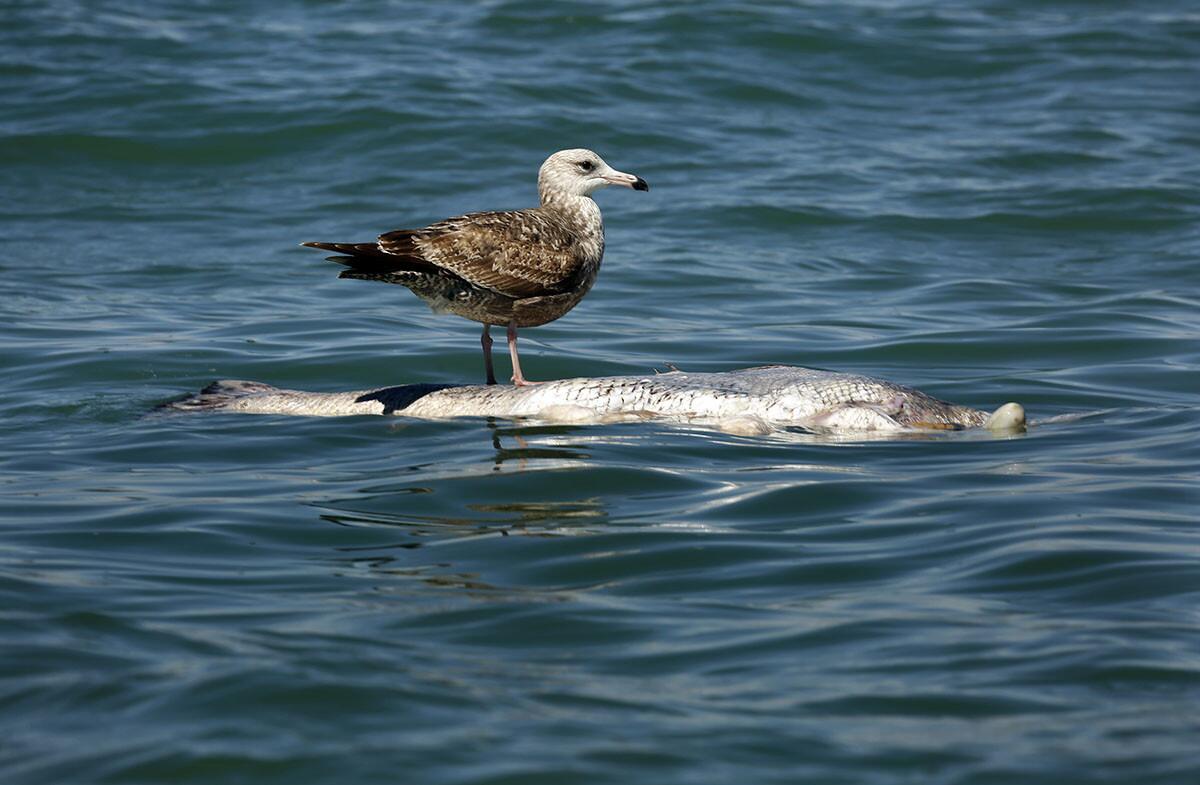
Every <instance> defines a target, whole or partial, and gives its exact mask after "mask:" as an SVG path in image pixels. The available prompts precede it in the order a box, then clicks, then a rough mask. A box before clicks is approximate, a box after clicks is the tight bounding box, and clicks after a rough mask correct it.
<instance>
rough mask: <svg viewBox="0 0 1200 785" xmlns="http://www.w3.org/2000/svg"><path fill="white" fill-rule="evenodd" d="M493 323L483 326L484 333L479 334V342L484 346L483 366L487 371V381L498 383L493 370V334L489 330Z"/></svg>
mask: <svg viewBox="0 0 1200 785" xmlns="http://www.w3.org/2000/svg"><path fill="white" fill-rule="evenodd" d="M490 326H491V325H487V324H485V325H484V326H483V335H481V336H479V343H480V345H481V346H483V367H484V369H485V370H486V371H487V383H488V384H495V383H496V374H495V373H494V372H493V371H492V334H491V332H489V329H488V328H489V327H490Z"/></svg>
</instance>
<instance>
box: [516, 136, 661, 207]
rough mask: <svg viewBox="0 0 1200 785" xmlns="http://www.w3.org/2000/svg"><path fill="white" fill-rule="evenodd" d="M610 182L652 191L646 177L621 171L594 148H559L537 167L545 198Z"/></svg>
mask: <svg viewBox="0 0 1200 785" xmlns="http://www.w3.org/2000/svg"><path fill="white" fill-rule="evenodd" d="M610 185H623V186H625V187H626V188H632V189H633V190H635V191H649V190H650V186H648V185H646V181H645V180H643V179H642V178H640V177H638V176H637V175H635V174H626V173H625V172H618V171H617V170H616V169H613V168H612V167H611V166H609V165H608V164H606V163H604V159H603V158H601V157H600V156H598V155H596V154H595V153H593V152H592V151H591V150H584V149H582V148H576V149H572V150H559V151H558V152H557V153H555V154H554V155H552V156H550V157H549V158H547V159H546V162H545V163H543V164H542V168H541V169H539V170H538V193H539V194H540V195H541V197H542V202H543V203H545V202H547V201H553V199H554V197H556V196H591V195H592V193H593V192H594V191H597V190H599V189H601V188H605V187H607V186H610Z"/></svg>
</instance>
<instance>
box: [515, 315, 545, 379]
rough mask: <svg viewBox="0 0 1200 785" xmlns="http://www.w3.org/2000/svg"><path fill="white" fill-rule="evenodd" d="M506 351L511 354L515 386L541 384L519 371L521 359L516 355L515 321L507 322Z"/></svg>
mask: <svg viewBox="0 0 1200 785" xmlns="http://www.w3.org/2000/svg"><path fill="white" fill-rule="evenodd" d="M508 353H509V354H511V355H512V364H513V375H512V381H513V384H515V385H516V386H517V387H527V386H529V385H531V384H541V382H531V381H529V380H528V379H526V378H525V375H524V374H522V373H521V360H520V359H519V358H518V357H517V323H516V322H509V323H508Z"/></svg>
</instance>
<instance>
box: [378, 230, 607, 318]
mask: <svg viewBox="0 0 1200 785" xmlns="http://www.w3.org/2000/svg"><path fill="white" fill-rule="evenodd" d="M379 250H381V251H383V252H384V253H386V254H394V255H396V256H398V257H401V258H409V259H412V258H417V259H421V260H423V261H425V262H427V263H429V264H433V265H435V266H436V267H439V268H441V269H443V270H447V271H449V272H452V273H454V274H455V275H457V276H459V277H460V278H463V279H464V280H466V281H467V282H469V283H471V284H473V285H475V286H479V287H482V288H485V289H491V290H492V291H495V292H498V293H500V294H503V295H506V296H508V297H516V298H523V297H540V296H544V295H548V294H557V293H559V292H563V291H567V290H568V289H570V288H571V287H572V285H573V284H574V283H575V281H576V279H577V276H578V273H579V270H580V268H581V267H582V266H583V262H584V256H585V254H584V251H583V249H582V248H580V245H579V241H578V239H577V238H576V236H575V235H574V234H573V233H572V232H571V231H570V230H569V228H568V227H567V226H566V224H565V223H564V222H563V221H562V219H561V218H559V217H558V216H556V215H554V214H553V213H549V212H545V211H541V210H537V209H534V210H515V211H510V212H488V213H470V214H468V215H461V216H458V217H455V218H447V219H446V220H444V221H439V222H438V223H435V224H433V225H431V226H428V227H426V228H425V229H417V230H400V231H396V232H388V233H387V234H384V235H380V237H379Z"/></svg>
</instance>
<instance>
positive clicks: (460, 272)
mask: <svg viewBox="0 0 1200 785" xmlns="http://www.w3.org/2000/svg"><path fill="white" fill-rule="evenodd" d="M609 185H623V186H626V187H627V188H632V189H634V190H635V191H648V190H650V187H649V186H648V185H646V181H645V180H643V179H642V178H640V177H638V176H636V175H632V174H626V173H625V172H618V171H617V170H616V169H613V168H612V167H611V166H609V165H608V164H606V163H605V162H604V159H602V158H601V157H600V156H598V155H596V154H595V153H594V152H592V151H591V150H582V149H573V150H560V151H559V152H557V153H555V154H554V155H552V156H550V157H549V158H547V159H546V161H545V163H543V164H542V168H541V169H540V170H539V171H538V196H539V197H540V198H541V205H540V206H539V207H533V208H530V209H527V210H510V211H504V212H482V213H468V214H466V215H460V216H456V217H454V218H447V219H446V220H444V221H439V222H437V223H435V224H431V225H429V226H427V227H425V228H424V229H398V230H396V231H394V232H388V233H387V234H381V235H380V236H379V239H378V240H377V241H376V242H373V243H302V245H306V246H309V247H311V248H320V249H322V250H325V251H334V252H335V253H338V254H342V255H341V256H331V257H329V259H330V261H334V262H338V263H340V264H344V265H346V266H347V267H348V268H350V269H348V270H343V271H342V272H341V275H339V276H338V277H339V278H360V279H363V280H369V281H384V282H385V283H398V284H400V285H402V286H407V287H408V288H409V289H410V290H412V292H413V293H414V294H416V295H417V296H418V297H420V298H421V299H422V300H424V301H425V302H426V303H428V304H429V306H430V307H431V308H433V310H434V311H436V312H450V313H455V314H458V315H459V316H463V317H466V318H467V319H471V320H472V321H476V322H482V323H483V335H482V336H480V339H479V340H480V343H481V344H482V345H483V365H484V368H485V369H486V371H487V383H488V384H495V383H496V375H495V373H494V372H493V370H492V337H491V335H490V333H489V329H490V328H491V326H492V325H497V326H505V327H507V328H508V350H509V353H510V354H511V355H512V367H513V375H512V381H513V383H514V384H515V385H517V386H518V387H522V386H525V385H528V384H535V382H531V381H529V380H527V379H526V378H525V376H524V375H523V374H522V373H521V363H520V360H519V359H518V357H517V328H519V327H536V326H538V325H540V324H545V323H546V322H551V321H554V320H555V319H557V318H558V317H560V316H562V315H563V314H565V313H566V312H567V311H569V310H571V309H572V308H574V307H575V304H576V303H578V302H579V301H580V300H581V299H583V296H584V295H585V294H587V292H588V290H589V289H591V288H592V284H593V283H595V281H596V275H597V274H598V273H599V272H600V260H601V258H602V257H603V256H604V222H603V220H602V219H601V216H600V208H599V207H598V206H597V205H596V203H595V202H594V201H592V193H594V192H595V191H597V190H598V189H600V188H604V187H606V186H609Z"/></svg>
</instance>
